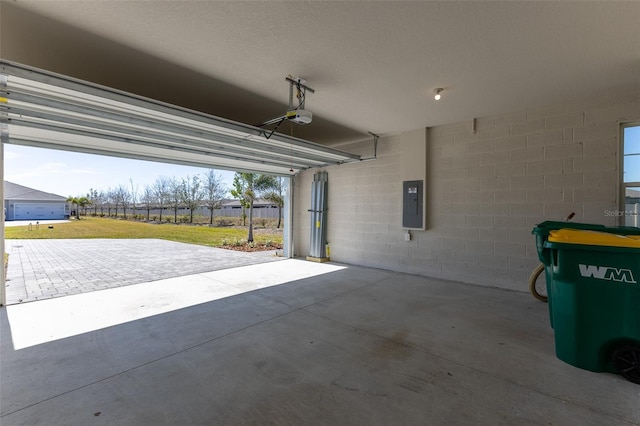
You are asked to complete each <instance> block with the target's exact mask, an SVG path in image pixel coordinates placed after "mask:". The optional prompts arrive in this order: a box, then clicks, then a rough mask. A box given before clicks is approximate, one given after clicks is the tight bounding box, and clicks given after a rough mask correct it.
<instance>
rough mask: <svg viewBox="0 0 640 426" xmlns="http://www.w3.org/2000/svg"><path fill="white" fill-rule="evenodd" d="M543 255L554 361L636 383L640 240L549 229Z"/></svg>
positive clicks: (639, 348)
mask: <svg viewBox="0 0 640 426" xmlns="http://www.w3.org/2000/svg"><path fill="white" fill-rule="evenodd" d="M544 250H545V251H547V255H548V258H549V265H548V266H547V269H548V270H549V276H550V278H551V280H550V283H549V284H548V285H549V300H552V301H553V305H552V306H553V307H552V312H551V317H552V321H553V329H554V333H555V347H556V356H557V357H558V358H559V359H561V360H562V361H565V362H567V363H568V364H571V365H573V366H575V367H579V368H582V369H586V370H590V371H610V372H618V373H622V374H623V376H624V377H625V378H627V379H629V380H631V381H634V382H636V383H640V236H638V235H633V236H624V235H616V234H612V233H607V232H598V231H588V230H579V229H560V230H551V231H550V232H549V236H548V239H547V241H546V242H545V243H544Z"/></svg>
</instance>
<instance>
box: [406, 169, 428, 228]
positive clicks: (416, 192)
mask: <svg viewBox="0 0 640 426" xmlns="http://www.w3.org/2000/svg"><path fill="white" fill-rule="evenodd" d="M423 185H424V183H423V181H421V180H406V181H404V182H402V193H403V195H402V227H403V228H413V229H423V227H424V226H423V223H422V221H423V218H424V214H423V208H424V205H423V200H422V197H423V192H424V191H423V190H422V187H423Z"/></svg>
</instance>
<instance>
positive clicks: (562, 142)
mask: <svg viewBox="0 0 640 426" xmlns="http://www.w3.org/2000/svg"><path fill="white" fill-rule="evenodd" d="M631 121H640V90H638V88H632V89H629V88H627V89H621V90H619V91H614V92H609V93H607V94H602V95H600V96H591V97H585V98H581V99H576V100H572V101H567V102H562V103H557V104H553V105H549V106H546V107H543V108H536V109H530V110H523V111H516V112H510V113H507V114H503V115H499V116H494V117H482V118H478V119H477V120H476V132H475V134H473V133H472V132H471V129H472V122H471V120H469V121H468V122H463V123H455V124H451V125H445V126H439V127H433V128H430V129H428V141H429V142H428V144H429V145H428V155H427V160H426V161H428V162H429V164H428V165H427V173H428V175H427V182H426V187H427V229H426V231H412V240H411V241H409V242H407V241H404V238H403V237H404V232H403V230H402V227H401V214H402V206H401V202H402V192H401V190H402V182H401V173H400V170H399V163H400V158H401V156H402V153H403V151H402V150H403V144H402V136H403V135H402V134H400V135H395V136H390V137H385V138H381V139H380V142H379V146H378V159H377V160H375V161H366V162H361V163H358V164H348V165H341V166H333V167H327V168H325V169H324V170H325V171H327V172H328V173H329V199H328V203H329V213H328V214H329V217H328V241H329V243H330V246H331V258H332V260H335V261H340V262H345V263H352V264H358V265H365V266H372V267H379V268H383V269H391V270H396V271H404V272H407V273H415V274H420V275H426V276H434V277H439V278H446V279H451V280H456V281H463V282H469V283H474V284H480V285H487V286H498V287H503V288H510V289H515V290H522V291H526V290H527V288H526V283H527V278H528V275H529V273H530V272H531V270H532V269H533V268H534V267H535V265H536V264H537V263H538V260H537V256H536V253H535V245H534V239H533V236H532V235H531V229H532V228H533V227H534V226H535V225H536V224H537V223H540V222H542V221H544V220H563V219H564V218H565V217H566V216H567V215H568V214H569V213H571V212H575V213H576V216H575V218H574V221H581V222H591V223H602V224H605V225H616V224H618V223H617V218H615V217H613V216H608V215H606V214H605V211H606V210H617V209H618V208H619V186H618V180H619V176H620V169H619V163H620V157H619V147H620V141H619V131H620V123H621V122H631ZM371 146H372V143H371V142H366V141H365V142H361V143H358V144H354V145H351V146H343V147H340V148H341V149H344V150H345V151H349V152H355V153H358V154H361V155H363V156H368V155H371V151H372V148H371ZM314 172H315V171H309V172H305V173H303V174H301V175H300V176H298V177H297V178H296V181H295V194H296V195H295V204H294V205H295V212H296V213H295V224H294V226H295V236H296V240H295V247H296V254H298V255H302V256H304V255H306V254H307V253H306V251H308V238H309V232H310V228H309V227H310V223H309V217H308V216H309V215H308V213H307V212H306V211H307V210H308V209H309V206H310V200H309V194H310V187H311V181H312V180H313V173H314Z"/></svg>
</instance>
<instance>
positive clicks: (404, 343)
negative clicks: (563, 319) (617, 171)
mask: <svg viewBox="0 0 640 426" xmlns="http://www.w3.org/2000/svg"><path fill="white" fill-rule="evenodd" d="M274 266H277V267H278V269H279V273H280V274H281V275H282V274H284V275H287V274H289V276H290V279H291V281H289V282H286V283H282V284H279V285H278V281H277V280H275V279H274V274H275V272H274V270H273V268H274ZM343 266H344V267H343ZM260 268H272V269H269V270H268V271H267V272H263V271H266V270H263V269H260ZM309 271H312V272H309ZM175 280H179V282H178V281H176V282H175V283H174V284H175V286H177V288H180V289H183V292H184V293H190V292H191V290H190V288H191V287H190V286H191V285H192V283H196V282H197V283H200V284H198V285H200V286H203V285H204V284H202V283H203V282H206V283H208V284H206V285H204V287H199V288H201V289H204V290H200V291H202V293H203V294H207V293H210V292H214V293H215V292H217V293H218V295H219V296H220V297H219V298H209V300H208V301H204V302H203V303H197V304H193V303H195V302H193V301H192V302H191V303H190V304H188V306H183V307H177V308H176V309H175V310H169V311H166V312H164V313H157V312H156V311H153V312H156V313H153V312H152V314H151V315H150V316H144V315H142V316H140V315H139V316H137V317H135V316H134V318H136V319H133V320H130V321H128V322H122V323H119V324H117V325H111V326H105V325H104V324H103V325H102V327H103V328H99V329H95V330H93V331H84V332H79V334H74V335H69V337H65V338H59V339H58V340H53V339H52V340H50V341H48V342H44V343H31V344H30V345H29V344H25V345H23V346H24V347H23V348H22V349H19V350H15V349H14V345H13V340H14V339H15V337H17V334H19V333H23V332H24V329H23V328H21V325H24V324H19V323H20V322H21V321H22V322H24V321H29V320H28V318H27V319H24V317H22V318H23V319H22V320H20V318H21V317H20V315H17V313H18V311H15V310H16V309H24V308H25V307H28V306H29V305H32V307H31V309H33V310H34V312H35V313H34V314H33V315H34V317H33V318H32V319H31V322H33V321H40V322H41V323H43V324H44V323H47V322H54V323H55V318H56V317H57V316H58V315H56V314H55V312H56V311H55V310H54V311H53V312H52V311H46V310H42V311H41V312H46V313H44V314H42V315H41V316H38V315H37V312H38V310H39V308H38V306H39V305H38V304H46V303H60V302H59V301H60V300H63V299H67V300H73V299H72V298H76V297H88V296H87V295H85V294H82V295H74V296H68V297H63V298H58V299H52V300H49V301H38V302H31V303H27V304H21V305H15V306H9V307H8V308H2V309H1V310H0V327H1V328H0V331H1V333H2V334H1V352H0V355H1V358H0V359H1V364H0V379H1V381H0V397H1V406H0V416H1V417H0V424H2V425H3V426H9V425H47V426H50V425H101V424H102V425H147V424H148V425H158V424H170V425H191V424H193V425H425V424H428V425H467V424H474V425H475V424H481V425H498V424H504V425H598V426H601V425H638V424H640V403H639V401H640V386H638V385H635V384H632V383H630V382H628V381H625V380H624V379H622V378H620V377H619V376H616V375H612V374H608V373H592V372H589V371H584V370H580V369H577V368H574V367H572V366H570V365H567V364H565V363H563V362H561V361H559V360H558V359H556V358H555V356H554V348H553V331H552V329H551V328H550V327H549V322H548V313H547V306H546V305H545V304H543V303H540V302H537V301H536V300H534V299H533V298H532V297H531V296H530V295H529V294H527V293H520V292H513V291H506V290H500V289H492V288H483V287H476V286H470V285H463V284H458V283H453V282H447V281H442V280H435V279H429V278H424V277H417V276H412V275H405V274H399V273H393V272H388V271H381V270H376V269H370V268H361V267H353V266H346V265H337V264H322V265H320V264H313V263H308V262H304V261H300V260H284V261H281V262H276V263H267V264H263V265H255V266H250V267H242V268H238V269H236V270H227V271H215V272H208V273H204V274H198V275H195V276H190V277H183V278H181V279H175ZM207 280H208V281H207ZM139 285H142V284H139ZM207 285H209V286H211V287H210V288H208V289H207V288H206V286H207ZM129 287H130V288H133V287H136V286H129ZM223 288H226V290H225V291H229V292H230V293H229V295H226V293H224V291H222V289H223ZM118 290H120V291H122V289H111V290H102V291H98V292H95V293H93V294H95V295H99V297H98V298H97V299H96V301H94V303H96V306H95V308H94V309H93V310H100V309H102V308H101V306H102V304H101V303H99V301H100V300H107V299H108V298H109V297H111V296H110V295H111V294H112V293H111V292H115V291H118ZM247 290H249V291H248V292H245V293H240V291H247ZM141 294H144V292H143V293H141ZM115 297H116V299H122V298H123V296H122V295H121V294H120V295H117V296H115ZM136 297H140V296H131V297H125V298H126V299H127V300H126V301H125V300H123V303H125V302H126V303H129V305H131V306H134V305H136V304H139V303H141V302H140V300H138V299H136ZM143 297H144V299H142V300H146V303H142V304H143V305H144V306H138V308H139V309H146V308H147V306H146V305H147V304H148V305H162V304H163V303H165V302H166V295H164V296H161V297H160V299H155V298H154V292H148V291H147V293H146V295H144V296H143ZM78 300H79V299H78ZM203 300H204V299H203ZM163 301H164V302H163ZM85 302H86V301H85ZM107 305H108V304H107ZM40 306H44V305H40ZM60 310H61V309H58V312H60ZM124 310H125V311H126V310H127V309H124ZM87 311H92V310H91V309H87ZM14 314H15V315H14ZM61 314H62V313H61ZM79 315H80V314H79ZM82 315H87V314H86V313H85V314H82ZM76 321H77V322H84V321H85V318H83V317H79V318H78V319H77V320H76ZM10 322H11V324H10ZM67 322H70V320H68V319H67V320H61V323H60V324H61V325H60V327H62V324H63V323H67ZM12 333H13V334H15V335H12Z"/></svg>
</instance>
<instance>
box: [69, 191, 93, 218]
mask: <svg viewBox="0 0 640 426" xmlns="http://www.w3.org/2000/svg"><path fill="white" fill-rule="evenodd" d="M67 202H68V203H71V205H73V206H76V210H75V212H76V219H78V220H80V207H82V208H85V207H86V206H88V205H90V204H91V201H90V200H89V199H88V198H87V197H72V196H69V197H68V198H67Z"/></svg>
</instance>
